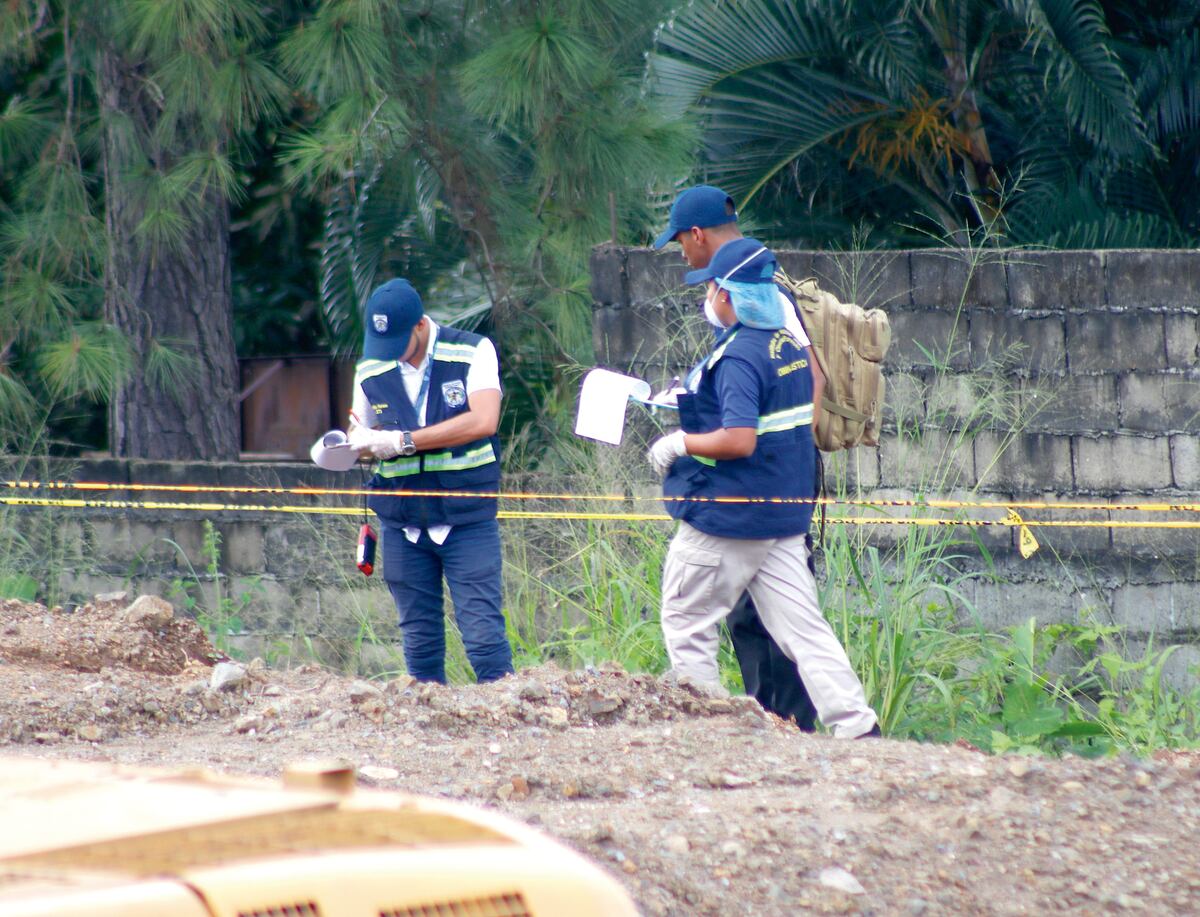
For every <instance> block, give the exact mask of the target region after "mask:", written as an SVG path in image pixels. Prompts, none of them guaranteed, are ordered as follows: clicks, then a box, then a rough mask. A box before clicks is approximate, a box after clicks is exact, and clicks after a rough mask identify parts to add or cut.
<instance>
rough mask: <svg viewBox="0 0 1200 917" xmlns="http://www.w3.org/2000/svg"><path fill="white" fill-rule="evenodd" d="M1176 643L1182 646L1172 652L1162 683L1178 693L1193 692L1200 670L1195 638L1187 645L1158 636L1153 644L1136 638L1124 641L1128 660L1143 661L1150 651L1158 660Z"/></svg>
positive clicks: (1164, 669)
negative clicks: (1197, 673)
mask: <svg viewBox="0 0 1200 917" xmlns="http://www.w3.org/2000/svg"><path fill="white" fill-rule="evenodd" d="M1174 643H1179V644H1180V646H1179V647H1178V648H1177V649H1175V650H1173V651H1172V652H1171V654H1170V655H1169V656H1168V657H1167V659H1166V661H1165V663H1164V664H1163V667H1162V683H1163V685H1164V686H1165V687H1168V688H1173V689H1174V690H1177V691H1191V690H1192V689H1193V688H1195V687H1196V681H1197V679H1196V672H1197V670H1198V668H1200V645H1197V643H1196V642H1195V639H1194V638H1193V639H1192V640H1190V641H1189V642H1187V643H1183V642H1182V641H1178V640H1164V639H1159V638H1158V636H1157V635H1156V636H1155V639H1154V640H1153V642H1151V641H1148V640H1139V639H1137V638H1134V639H1130V640H1126V641H1124V655H1125V657H1126V658H1128V659H1141V658H1142V657H1143V656H1144V655H1146V653H1147V651H1149V652H1150V653H1151V655H1152V656H1154V657H1155V658H1158V656H1159V655H1160V654H1161V653H1163V652H1165V651H1166V650H1167V648H1168V646H1169V645H1170V644H1174Z"/></svg>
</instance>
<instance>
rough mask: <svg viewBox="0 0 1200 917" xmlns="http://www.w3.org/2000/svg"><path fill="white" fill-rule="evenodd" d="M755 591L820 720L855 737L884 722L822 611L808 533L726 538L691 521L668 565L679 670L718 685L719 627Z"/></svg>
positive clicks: (682, 528) (669, 633) (671, 636)
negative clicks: (878, 718)
mask: <svg viewBox="0 0 1200 917" xmlns="http://www.w3.org/2000/svg"><path fill="white" fill-rule="evenodd" d="M745 591H749V593H750V596H751V597H752V598H753V599H754V604H755V605H756V606H757V607H758V613H759V616H760V617H761V618H762V622H763V624H764V625H765V626H766V628H767V631H768V632H769V633H770V634H771V636H772V637H774V638H775V642H776V643H778V644H779V646H780V648H781V649H782V650H783V651H784V653H786V654H787V656H788V658H789V659H791V660H792V661H793V662H795V663H796V668H797V670H798V671H799V673H800V677H801V679H803V681H804V686H805V688H807V689H808V693H809V696H810V697H811V698H812V701H813V705H814V706H815V707H816V708H817V716H819V717H820V719H821V722H822V723H823V724H824V725H825V727H826V728H827V729H829V730H831V731H832V732H833V734H834V735H835V736H837V737H838V738H844V739H852V738H855V737H857V736H860V735H862V734H863V733H865V732H869V731H870V729H871V727H872V726H874V725H875V723H876V717H875V712H874V711H873V710H872V709H871V708H870V707H869V706H867V700H866V696H865V695H864V694H863V687H862V683H861V682H860V681H859V680H858V676H857V675H856V674H855V673H854V669H853V668H851V666H850V660H849V658H847V656H846V651H845V650H844V649H842V645H841V644H840V643H839V642H838V639H837V637H836V636H835V635H834V633H833V628H832V627H830V626H829V622H828V621H826V620H825V616H824V615H823V614H821V609H820V608H819V607H818V606H817V584H816V582H815V581H814V580H813V577H812V573H811V572H810V571H809V569H808V548H807V547H805V544H804V536H803V535H793V536H790V537H788V538H764V539H749V538H721V537H718V536H716V535H707V534H705V533H704V532H701V531H700V530H699V529H696V528H693V527H692V526H690V525H688V524H687V523H686V522H680V523H679V531H678V532H676V533H675V538H674V539H673V540H672V541H671V549H670V551H668V553H667V560H666V563H665V564H664V566H663V590H662V592H663V595H662V627H663V637H664V638H665V639H666V644H667V653H668V655H669V656H670V658H671V666H672V667H673V668H674V670H675V671H676V673H678V674H679V675H688V676H690V677H691V678H693V679H695V680H696V681H698V682H702V683H704V684H707V685H718V684H719V683H720V679H719V677H718V674H717V645H718V641H719V635H718V630H717V625H718V624H720V622H721V621H722V620H723V619H724V618H725V616H726V615H728V614H729V612H730V611H731V610H732V608H733V605H734V603H735V602H736V601H737V600H738V598H739V597H740V596H741V594H742V593H743V592H745Z"/></svg>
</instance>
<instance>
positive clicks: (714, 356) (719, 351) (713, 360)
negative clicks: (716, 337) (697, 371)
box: [706, 331, 737, 369]
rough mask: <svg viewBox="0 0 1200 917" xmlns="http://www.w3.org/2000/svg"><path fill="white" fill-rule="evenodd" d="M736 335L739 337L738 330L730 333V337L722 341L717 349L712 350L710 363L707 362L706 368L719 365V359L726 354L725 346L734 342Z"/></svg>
mask: <svg viewBox="0 0 1200 917" xmlns="http://www.w3.org/2000/svg"><path fill="white" fill-rule="evenodd" d="M735 337H737V332H736V331H735V332H733V334H731V335H729V337H727V338H726V339H725V340H724V341H722V342H721V346H720V347H718V348H717V349H716V350H714V351H713V352H712V356H711V357H709V358H708V363H707V366H706V368H708V369H712V368H713V367H714V366H716V365H717V361H718V360H720V359H721V357H723V356H725V348H726V347H728V346H729V345H730V344H732V343H733V339H734V338H735Z"/></svg>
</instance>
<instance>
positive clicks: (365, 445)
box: [349, 426, 404, 461]
mask: <svg viewBox="0 0 1200 917" xmlns="http://www.w3.org/2000/svg"><path fill="white" fill-rule="evenodd" d="M349 438H350V445H351V446H353V447H354V448H355V449H357V450H358V451H359V453H360V454H362V455H370V456H371V457H373V458H377V459H379V460H380V461H384V460H386V459H393V458H395V457H396V456H397V455H399V454H400V446H401V445H402V444H403V442H404V437H403V435H402V434H401V432H400V431H399V430H373V429H371V428H370V427H360V426H353V427H351V428H350V437H349Z"/></svg>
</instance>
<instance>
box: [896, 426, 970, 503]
mask: <svg viewBox="0 0 1200 917" xmlns="http://www.w3.org/2000/svg"><path fill="white" fill-rule="evenodd" d="M879 454H880V484H881V486H883V487H900V488H905V489H908V488H911V489H915V490H918V491H920V492H922V493H941V492H944V491H947V490H950V489H952V488H959V487H972V486H974V484H975V480H976V478H975V459H974V444H973V443H972V442H971V439H970V438H969V437H966V436H962V435H959V434H955V433H948V432H946V431H945V430H937V429H934V428H932V427H926V428H924V429H922V430H921V431H920V432H919V434H918V435H917V436H915V437H914V436H910V435H897V434H895V433H888V434H885V435H884V436H882V437H880V441H879Z"/></svg>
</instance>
